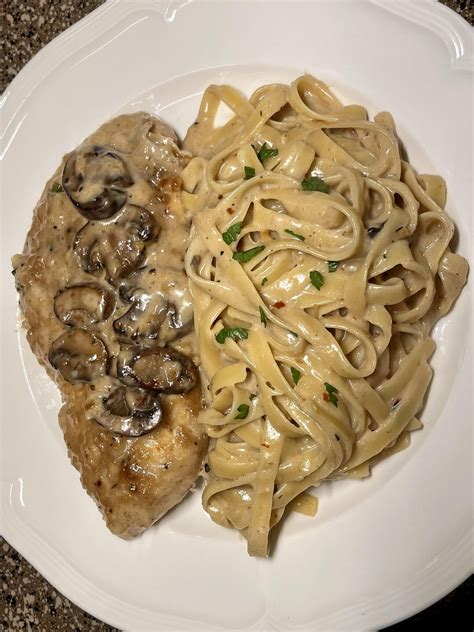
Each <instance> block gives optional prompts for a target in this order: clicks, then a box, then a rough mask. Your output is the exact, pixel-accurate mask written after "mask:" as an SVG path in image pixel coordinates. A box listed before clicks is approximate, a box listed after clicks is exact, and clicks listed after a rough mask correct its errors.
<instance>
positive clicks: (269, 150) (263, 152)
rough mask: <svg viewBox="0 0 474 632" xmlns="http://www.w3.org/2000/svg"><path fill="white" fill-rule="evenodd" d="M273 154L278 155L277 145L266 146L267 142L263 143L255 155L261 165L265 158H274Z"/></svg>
mask: <svg viewBox="0 0 474 632" xmlns="http://www.w3.org/2000/svg"><path fill="white" fill-rule="evenodd" d="M275 156H278V147H267V143H263V145H262V146H261V148H260V151H259V152H258V154H257V157H258V159H259V160H260V162H261V163H262V165H263V163H264V162H265V161H266V160H269V159H270V158H274V157H275Z"/></svg>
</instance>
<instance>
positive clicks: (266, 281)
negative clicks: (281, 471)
mask: <svg viewBox="0 0 474 632" xmlns="http://www.w3.org/2000/svg"><path fill="white" fill-rule="evenodd" d="M265 283H268V279H267V277H263V279H262V285H265Z"/></svg>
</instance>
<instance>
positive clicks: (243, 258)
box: [232, 246, 265, 263]
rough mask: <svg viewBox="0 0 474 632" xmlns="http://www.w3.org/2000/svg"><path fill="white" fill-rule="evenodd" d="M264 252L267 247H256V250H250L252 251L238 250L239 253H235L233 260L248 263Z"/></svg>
mask: <svg viewBox="0 0 474 632" xmlns="http://www.w3.org/2000/svg"><path fill="white" fill-rule="evenodd" d="M262 250H265V246H255V248H250V250H242V251H239V250H238V251H237V252H234V254H233V255H232V259H235V260H236V261H239V262H240V263H248V262H249V261H251V260H252V259H253V258H254V257H256V256H257V255H258V254H259V253H260V252H262Z"/></svg>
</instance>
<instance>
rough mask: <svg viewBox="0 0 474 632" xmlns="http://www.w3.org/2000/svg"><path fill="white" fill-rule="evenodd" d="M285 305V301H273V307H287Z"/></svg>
mask: <svg viewBox="0 0 474 632" xmlns="http://www.w3.org/2000/svg"><path fill="white" fill-rule="evenodd" d="M285 305H286V303H284V302H283V301H277V302H276V303H273V307H276V308H277V309H280V308H282V307H285Z"/></svg>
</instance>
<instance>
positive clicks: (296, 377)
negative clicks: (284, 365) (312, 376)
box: [291, 366, 301, 384]
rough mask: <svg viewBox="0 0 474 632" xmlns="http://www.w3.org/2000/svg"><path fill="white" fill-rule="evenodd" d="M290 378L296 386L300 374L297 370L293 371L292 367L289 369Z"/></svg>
mask: <svg viewBox="0 0 474 632" xmlns="http://www.w3.org/2000/svg"><path fill="white" fill-rule="evenodd" d="M291 377H292V378H293V382H294V383H295V384H298V382H299V381H300V378H301V372H300V371H298V369H295V368H294V367H293V366H292V367H291Z"/></svg>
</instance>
